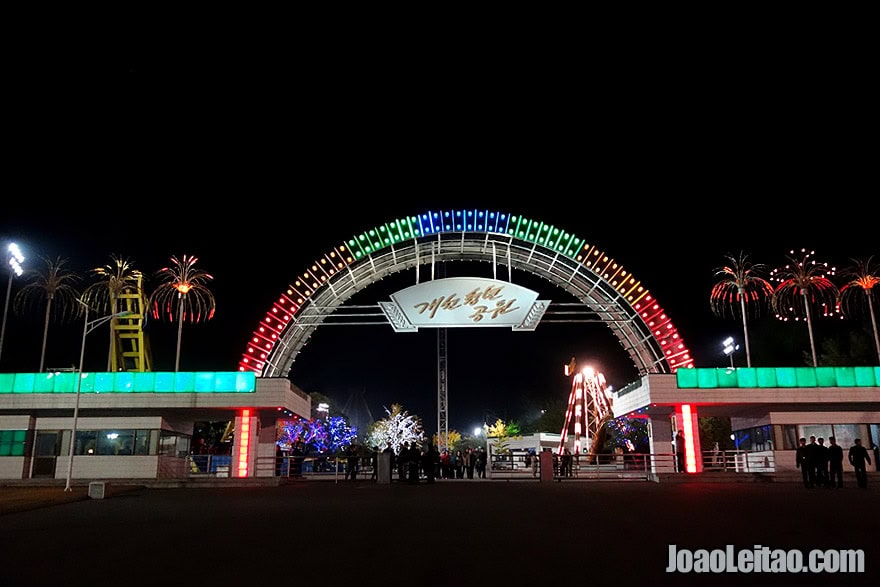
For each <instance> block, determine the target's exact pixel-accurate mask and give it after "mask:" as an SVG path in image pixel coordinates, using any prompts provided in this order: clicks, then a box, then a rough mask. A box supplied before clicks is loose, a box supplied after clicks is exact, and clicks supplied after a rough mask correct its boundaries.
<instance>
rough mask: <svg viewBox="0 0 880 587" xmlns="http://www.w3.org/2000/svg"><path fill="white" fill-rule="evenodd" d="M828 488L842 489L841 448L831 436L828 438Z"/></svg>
mask: <svg viewBox="0 0 880 587" xmlns="http://www.w3.org/2000/svg"><path fill="white" fill-rule="evenodd" d="M828 443H829V444H828V473H829V475H830V476H829V477H828V487H836V488H837V489H843V447H842V446H840V445H839V444H837V440H836V439H835V438H834V437H833V436H829V437H828Z"/></svg>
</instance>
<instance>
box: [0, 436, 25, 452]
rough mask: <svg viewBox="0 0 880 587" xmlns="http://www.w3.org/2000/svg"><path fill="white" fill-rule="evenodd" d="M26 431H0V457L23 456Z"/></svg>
mask: <svg viewBox="0 0 880 587" xmlns="http://www.w3.org/2000/svg"><path fill="white" fill-rule="evenodd" d="M26 439H27V430H0V457H21V456H24V443H25V440H26Z"/></svg>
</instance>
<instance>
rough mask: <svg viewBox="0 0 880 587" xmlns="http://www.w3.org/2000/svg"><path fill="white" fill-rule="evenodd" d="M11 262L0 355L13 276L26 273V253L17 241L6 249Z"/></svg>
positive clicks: (1, 330) (0, 339) (0, 354)
mask: <svg viewBox="0 0 880 587" xmlns="http://www.w3.org/2000/svg"><path fill="white" fill-rule="evenodd" d="M6 253H7V256H8V257H7V261H8V262H9V284H8V285H7V286H6V302H5V303H4V304H3V326H0V357H2V356H3V336H4V335H5V334H6V314H7V313H9V297H10V296H11V295H12V278H13V277H14V276H16V275H19V276H20V275H21V274H22V273H24V269H23V268H22V266H21V264H22V263H24V255H22V254H21V249H19V248H18V245H17V244H15V243H9V248H8V249H7V251H6Z"/></svg>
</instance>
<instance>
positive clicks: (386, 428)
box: [367, 404, 425, 455]
mask: <svg viewBox="0 0 880 587" xmlns="http://www.w3.org/2000/svg"><path fill="white" fill-rule="evenodd" d="M385 413H386V414H388V416H387V417H385V418H382V419H381V420H377V421H376V422H374V423H373V425H372V426H371V427H370V430H369V432H368V433H367V444H368V445H369V446H378V447H380V448H381V447H384V446H385V445H387V444H388V443H391V450H393V451H394V454H396V455H399V454H400V447H401V445H403V443H404V442H408V443H410V444H412V443H417V444H419V443H422V442H424V440H425V433H424V429H423V428H422V422H421V420H420V419H419V417H418V416H413V415H410V414H409V413H407V412H406V410H404V409H403V406H401V405H400V404H392V406H391V409H390V410H389V409H388V408H385Z"/></svg>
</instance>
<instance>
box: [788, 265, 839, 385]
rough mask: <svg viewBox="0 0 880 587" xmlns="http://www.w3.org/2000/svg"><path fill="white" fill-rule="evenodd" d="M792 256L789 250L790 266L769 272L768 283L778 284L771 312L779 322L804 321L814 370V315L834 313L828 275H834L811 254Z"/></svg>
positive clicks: (835, 291) (834, 291) (833, 289)
mask: <svg viewBox="0 0 880 587" xmlns="http://www.w3.org/2000/svg"><path fill="white" fill-rule="evenodd" d="M794 254H795V252H794V251H791V252H790V255H789V256H788V260H789V261H791V263H789V264H788V265H786V266H785V267H782V268H780V269H774V270H773V272H772V273H771V280H776V281H778V282H779V283H778V285H777V286H776V289H774V290H773V297H772V302H773V310H774V312H776V317H777V318H779V319H780V320H789V319H794V320H800V319H802V318H803V319H804V320H805V321H806V323H807V331H808V332H809V334H810V351H811V352H812V355H813V367H817V366H818V365H819V363H818V361H817V359H816V342H815V340H814V339H813V312H814V311H815V312H817V313H818V312H821V314H822V315H823V316H829V315H832V314H834V311H835V307H836V302H837V295H838V289H837V286H836V285H834V283H833V282H832V281H831V280H830V279H829V278H828V275H834V268H833V267H831V268H829V267H828V264H827V263H817V262H816V260H815V259H813V255H815V252H814V251H810V252H807V250H806V249H801V257H800V258H795V257H794V256H793V255H794ZM798 298H800V299H798Z"/></svg>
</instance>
